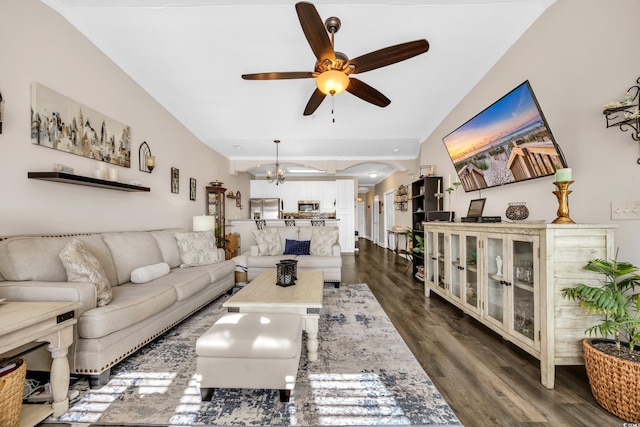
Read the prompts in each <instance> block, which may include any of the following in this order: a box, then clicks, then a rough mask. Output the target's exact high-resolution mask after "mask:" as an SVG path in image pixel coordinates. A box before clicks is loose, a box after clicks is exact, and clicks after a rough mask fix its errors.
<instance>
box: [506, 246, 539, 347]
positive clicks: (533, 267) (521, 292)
mask: <svg viewBox="0 0 640 427" xmlns="http://www.w3.org/2000/svg"><path fill="white" fill-rule="evenodd" d="M510 247H511V254H512V265H511V271H512V277H513V280H512V282H513V294H512V301H511V306H512V311H511V319H510V323H511V331H512V332H515V333H517V334H520V335H522V337H521V338H526V339H527V340H529V341H531V343H533V342H535V341H536V339H535V334H534V331H536V330H537V329H538V325H537V323H538V319H536V316H535V313H536V308H537V307H536V296H535V292H534V289H535V288H538V287H539V285H538V262H537V259H536V257H534V254H537V251H538V249H537V240H535V239H534V238H528V237H525V236H522V237H518V238H514V239H513V240H511V242H510Z"/></svg>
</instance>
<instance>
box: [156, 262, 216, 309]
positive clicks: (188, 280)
mask: <svg viewBox="0 0 640 427" xmlns="http://www.w3.org/2000/svg"><path fill="white" fill-rule="evenodd" d="M210 284H211V279H210V276H209V274H208V273H207V272H206V271H198V270H194V269H192V268H174V269H173V270H172V271H171V273H169V274H168V275H166V276H162V277H160V278H158V279H155V280H153V281H152V282H149V283H146V285H149V286H161V287H164V286H171V287H172V288H174V289H175V291H176V299H177V300H178V301H184V300H186V299H189V298H191V297H192V296H193V295H195V294H197V293H198V292H200V291H202V290H203V289H204V288H206V287H207V286H209V285H210Z"/></svg>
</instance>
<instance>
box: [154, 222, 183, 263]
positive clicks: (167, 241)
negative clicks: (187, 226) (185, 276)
mask: <svg viewBox="0 0 640 427" xmlns="http://www.w3.org/2000/svg"><path fill="white" fill-rule="evenodd" d="M183 231H185V230H184V229H182V228H171V229H166V230H153V231H150V232H149V234H151V235H152V236H153V238H154V239H155V240H156V243H157V244H158V248H160V253H161V254H162V260H163V261H164V262H166V263H167V264H169V267H171V268H175V267H178V266H179V265H180V264H181V263H182V259H180V249H178V242H176V236H174V233H176V232H183Z"/></svg>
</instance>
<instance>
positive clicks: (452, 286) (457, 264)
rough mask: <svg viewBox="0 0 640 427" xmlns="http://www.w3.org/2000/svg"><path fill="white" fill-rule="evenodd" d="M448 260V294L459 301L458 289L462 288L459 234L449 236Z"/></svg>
mask: <svg viewBox="0 0 640 427" xmlns="http://www.w3.org/2000/svg"><path fill="white" fill-rule="evenodd" d="M448 237H449V248H450V251H449V260H448V267H449V268H448V270H449V278H448V280H449V293H450V294H451V296H452V297H454V298H455V299H457V300H460V295H461V294H460V287H461V286H462V272H463V267H462V264H461V262H462V260H461V259H460V258H461V251H460V245H461V242H462V240H461V238H460V235H459V234H454V233H451V234H449V236H448Z"/></svg>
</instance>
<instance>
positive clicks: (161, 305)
mask: <svg viewBox="0 0 640 427" xmlns="http://www.w3.org/2000/svg"><path fill="white" fill-rule="evenodd" d="M112 291H113V300H112V301H111V304H109V305H105V306H103V307H97V308H94V309H92V310H87V311H85V312H84V313H83V314H82V316H80V318H79V319H78V335H79V336H80V337H81V338H100V337H104V336H106V335H109V334H110V333H112V332H115V331H119V330H121V329H125V328H127V327H129V326H131V325H135V324H136V323H138V322H140V321H142V320H144V319H146V318H148V317H151V316H153V315H154V314H156V313H159V312H161V311H162V310H164V309H165V308H167V307H169V306H170V305H171V304H173V303H174V302H175V301H176V298H177V296H176V291H175V289H174V288H173V287H171V286H160V285H154V284H153V282H150V283H145V284H143V285H134V284H131V283H128V284H124V285H121V286H117V287H115V288H113V289H112Z"/></svg>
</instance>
